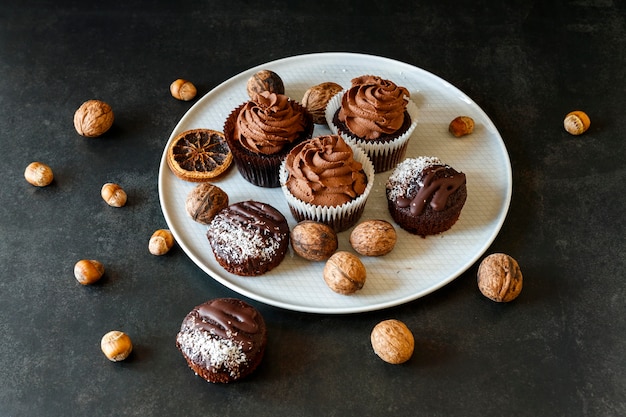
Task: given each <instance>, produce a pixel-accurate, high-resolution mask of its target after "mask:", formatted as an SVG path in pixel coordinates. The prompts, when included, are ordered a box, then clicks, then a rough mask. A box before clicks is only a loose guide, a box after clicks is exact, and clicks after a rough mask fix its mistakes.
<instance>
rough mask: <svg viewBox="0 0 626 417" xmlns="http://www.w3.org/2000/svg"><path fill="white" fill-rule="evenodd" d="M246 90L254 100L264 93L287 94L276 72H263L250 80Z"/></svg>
mask: <svg viewBox="0 0 626 417" xmlns="http://www.w3.org/2000/svg"><path fill="white" fill-rule="evenodd" d="M246 90H247V91H248V96H249V97H250V98H251V99H252V100H254V99H256V96H257V95H258V94H261V93H262V92H263V91H269V92H270V93H276V94H285V85H284V84H283V80H282V79H281V78H280V76H279V75H278V74H276V73H275V72H274V71H270V70H261V71H259V72H257V73H255V74H254V75H252V76H251V77H250V78H249V79H248V83H247V84H246Z"/></svg>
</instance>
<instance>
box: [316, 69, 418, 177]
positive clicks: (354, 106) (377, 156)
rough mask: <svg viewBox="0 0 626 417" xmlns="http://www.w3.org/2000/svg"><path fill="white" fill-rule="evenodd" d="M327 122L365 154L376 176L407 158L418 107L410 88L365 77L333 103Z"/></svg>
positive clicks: (327, 114)
mask: <svg viewBox="0 0 626 417" xmlns="http://www.w3.org/2000/svg"><path fill="white" fill-rule="evenodd" d="M326 120H327V122H328V126H329V127H330V129H331V130H332V132H333V133H335V134H340V135H342V137H343V138H344V139H345V140H348V141H350V142H353V143H356V144H357V145H358V146H359V147H361V148H362V149H363V150H364V151H365V153H366V154H367V156H369V158H370V159H371V160H372V163H373V164H374V170H375V172H384V171H387V170H389V169H391V168H393V167H395V166H396V165H397V164H398V162H400V161H401V160H402V158H404V155H405V153H406V148H407V145H408V141H409V138H410V137H411V134H412V133H413V131H414V130H415V127H416V126H417V106H416V105H415V103H413V102H412V101H411V100H410V93H409V91H408V90H407V89H406V88H404V87H399V86H398V85H396V84H395V83H393V82H392V81H389V80H385V79H382V78H381V77H377V76H373V75H364V76H361V77H358V78H354V79H353V80H352V86H351V87H350V88H349V89H348V90H345V91H344V92H343V93H339V94H337V95H336V96H334V97H333V98H332V99H331V100H330V102H329V103H328V105H327V106H326Z"/></svg>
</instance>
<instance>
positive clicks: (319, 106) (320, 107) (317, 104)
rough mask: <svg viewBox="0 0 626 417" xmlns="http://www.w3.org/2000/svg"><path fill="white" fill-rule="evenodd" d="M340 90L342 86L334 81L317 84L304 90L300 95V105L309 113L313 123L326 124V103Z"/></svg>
mask: <svg viewBox="0 0 626 417" xmlns="http://www.w3.org/2000/svg"><path fill="white" fill-rule="evenodd" d="M342 90H343V88H342V87H341V86H340V85H339V84H337V83H334V82H325V83H321V84H317V85H314V86H313V87H311V88H309V89H308V90H306V92H305V93H304V96H302V105H303V106H304V107H306V109H307V110H308V111H309V113H311V115H312V116H313V122H314V123H316V124H326V114H325V112H326V105H327V104H328V102H329V101H330V99H331V98H333V96H334V95H336V94H337V93H339V92H341V91H342Z"/></svg>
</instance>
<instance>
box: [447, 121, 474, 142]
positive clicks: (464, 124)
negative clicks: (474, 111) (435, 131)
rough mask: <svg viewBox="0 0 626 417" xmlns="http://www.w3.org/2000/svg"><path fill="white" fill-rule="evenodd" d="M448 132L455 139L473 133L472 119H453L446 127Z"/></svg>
mask: <svg viewBox="0 0 626 417" xmlns="http://www.w3.org/2000/svg"><path fill="white" fill-rule="evenodd" d="M448 130H449V131H450V133H452V135H454V136H455V137H457V138H460V137H461V136H465V135H469V134H470V133H472V132H473V131H474V119H472V118H471V117H469V116H458V117H455V118H454V119H453V120H452V121H451V122H450V125H449V126H448Z"/></svg>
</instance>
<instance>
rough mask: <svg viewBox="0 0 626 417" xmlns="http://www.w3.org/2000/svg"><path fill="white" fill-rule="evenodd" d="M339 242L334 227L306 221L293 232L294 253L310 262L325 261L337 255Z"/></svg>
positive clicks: (292, 244) (296, 226) (294, 228)
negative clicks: (334, 254)
mask: <svg viewBox="0 0 626 417" xmlns="http://www.w3.org/2000/svg"><path fill="white" fill-rule="evenodd" d="M338 245H339V242H338V240H337V233H335V231H334V230H333V228H332V227H330V226H328V225H326V224H324V223H319V222H315V221H313V220H304V221H301V222H300V223H298V224H297V225H295V226H294V227H293V229H292V230H291V247H292V248H293V250H294V252H296V253H297V254H298V255H300V256H302V257H303V258H304V259H308V260H310V261H324V260H326V259H328V258H330V256H331V255H332V254H333V253H335V251H336V250H337V246H338Z"/></svg>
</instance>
